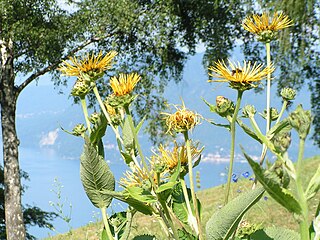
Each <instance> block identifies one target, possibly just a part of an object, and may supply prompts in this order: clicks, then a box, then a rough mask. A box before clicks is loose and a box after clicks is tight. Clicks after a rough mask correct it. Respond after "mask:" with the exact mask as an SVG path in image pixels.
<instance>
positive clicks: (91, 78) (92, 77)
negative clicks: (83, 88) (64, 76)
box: [81, 70, 104, 83]
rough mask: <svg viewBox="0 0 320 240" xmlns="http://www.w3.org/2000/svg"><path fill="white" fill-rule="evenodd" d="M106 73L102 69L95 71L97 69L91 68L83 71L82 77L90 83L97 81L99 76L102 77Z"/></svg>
mask: <svg viewBox="0 0 320 240" xmlns="http://www.w3.org/2000/svg"><path fill="white" fill-rule="evenodd" d="M103 75H104V72H100V71H98V72H97V71H95V70H90V71H88V72H85V73H81V77H82V78H83V79H84V80H85V81H86V82H88V83H94V82H95V81H97V80H98V79H99V78H102V77H103Z"/></svg>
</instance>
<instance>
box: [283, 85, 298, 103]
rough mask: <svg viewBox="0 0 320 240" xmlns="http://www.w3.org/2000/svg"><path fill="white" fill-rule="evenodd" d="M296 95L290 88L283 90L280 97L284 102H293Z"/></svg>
mask: <svg viewBox="0 0 320 240" xmlns="http://www.w3.org/2000/svg"><path fill="white" fill-rule="evenodd" d="M296 94H297V91H296V90H294V89H292V88H283V89H282V90H281V93H280V95H281V97H282V98H283V100H285V101H291V100H294V99H295V97H296Z"/></svg>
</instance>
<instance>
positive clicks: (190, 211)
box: [180, 177, 199, 234]
mask: <svg viewBox="0 0 320 240" xmlns="http://www.w3.org/2000/svg"><path fill="white" fill-rule="evenodd" d="M180 183H181V187H182V192H183V196H184V200H185V202H186V205H187V211H188V216H189V217H188V219H190V218H192V222H191V223H189V224H191V228H192V229H193V230H194V231H195V232H196V233H197V234H199V229H198V225H197V222H194V221H193V219H195V217H194V215H193V212H192V209H191V206H190V199H189V195H188V190H187V185H186V182H185V181H184V178H183V177H180ZM195 220H196V219H195Z"/></svg>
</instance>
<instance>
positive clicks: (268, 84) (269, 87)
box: [266, 42, 271, 133]
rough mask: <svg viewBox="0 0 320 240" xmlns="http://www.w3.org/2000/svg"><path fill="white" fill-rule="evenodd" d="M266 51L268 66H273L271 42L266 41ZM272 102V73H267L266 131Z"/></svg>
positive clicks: (268, 127)
mask: <svg viewBox="0 0 320 240" xmlns="http://www.w3.org/2000/svg"><path fill="white" fill-rule="evenodd" d="M266 52H267V67H271V54H270V42H267V43H266ZM270 102H271V73H270V72H269V73H268V75H267V124H266V133H268V131H269V129H270V124H271V119H270Z"/></svg>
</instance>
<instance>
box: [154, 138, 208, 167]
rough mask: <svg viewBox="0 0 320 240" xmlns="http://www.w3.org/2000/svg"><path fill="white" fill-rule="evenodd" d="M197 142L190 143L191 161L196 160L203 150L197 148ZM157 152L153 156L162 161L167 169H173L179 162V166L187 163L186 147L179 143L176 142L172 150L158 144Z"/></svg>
mask: <svg viewBox="0 0 320 240" xmlns="http://www.w3.org/2000/svg"><path fill="white" fill-rule="evenodd" d="M198 145H199V144H191V157H192V160H193V161H196V160H197V159H198V158H199V157H200V154H201V152H202V150H203V148H201V149H198ZM158 151H159V154H158V155H156V156H155V158H156V159H157V161H158V162H162V163H164V164H165V165H166V166H167V168H168V170H169V171H171V170H173V169H174V168H175V167H176V166H177V165H178V163H179V159H180V162H181V166H186V165H187V164H188V155H187V148H186V146H185V145H179V144H177V143H176V142H175V143H174V147H173V149H172V150H167V149H165V147H164V146H163V145H160V146H159V149H158Z"/></svg>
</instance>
